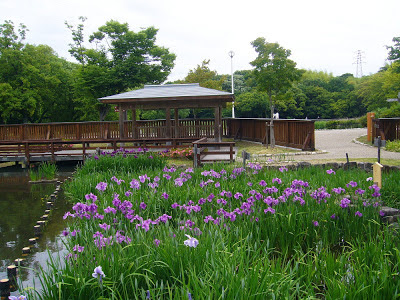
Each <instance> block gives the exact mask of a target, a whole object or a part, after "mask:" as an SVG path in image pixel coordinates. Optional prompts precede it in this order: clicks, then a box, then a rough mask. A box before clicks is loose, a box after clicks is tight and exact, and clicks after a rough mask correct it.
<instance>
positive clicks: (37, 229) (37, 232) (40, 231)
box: [33, 225, 42, 236]
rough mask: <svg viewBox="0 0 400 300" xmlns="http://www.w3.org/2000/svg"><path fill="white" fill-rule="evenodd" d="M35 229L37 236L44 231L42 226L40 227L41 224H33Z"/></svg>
mask: <svg viewBox="0 0 400 300" xmlns="http://www.w3.org/2000/svg"><path fill="white" fill-rule="evenodd" d="M33 231H34V234H35V236H39V235H40V234H41V233H42V228H41V227H40V225H35V226H33Z"/></svg>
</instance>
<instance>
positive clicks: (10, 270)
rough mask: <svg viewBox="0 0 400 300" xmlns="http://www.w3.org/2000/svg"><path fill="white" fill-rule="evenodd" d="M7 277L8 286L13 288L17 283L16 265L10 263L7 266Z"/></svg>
mask: <svg viewBox="0 0 400 300" xmlns="http://www.w3.org/2000/svg"><path fill="white" fill-rule="evenodd" d="M7 277H8V280H10V287H13V288H15V286H16V284H17V266H16V265H10V266H8V267H7Z"/></svg>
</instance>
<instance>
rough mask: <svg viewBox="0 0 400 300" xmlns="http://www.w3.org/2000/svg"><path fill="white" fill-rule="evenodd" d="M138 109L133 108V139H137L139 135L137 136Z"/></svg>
mask: <svg viewBox="0 0 400 300" xmlns="http://www.w3.org/2000/svg"><path fill="white" fill-rule="evenodd" d="M136 126H137V125H136V108H135V107H132V138H133V139H136V138H137V135H136V131H137V130H136Z"/></svg>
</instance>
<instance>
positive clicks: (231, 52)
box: [229, 51, 235, 118]
mask: <svg viewBox="0 0 400 300" xmlns="http://www.w3.org/2000/svg"><path fill="white" fill-rule="evenodd" d="M234 55H235V52H233V51H229V56H230V58H231V75H232V76H231V77H232V95H233V94H234V92H235V89H234V86H233V56H234ZM234 117H235V102H234V101H232V118H234Z"/></svg>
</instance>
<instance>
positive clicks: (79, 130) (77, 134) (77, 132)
mask: <svg viewBox="0 0 400 300" xmlns="http://www.w3.org/2000/svg"><path fill="white" fill-rule="evenodd" d="M76 139H77V140H80V139H81V124H80V123H77V124H76Z"/></svg>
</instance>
